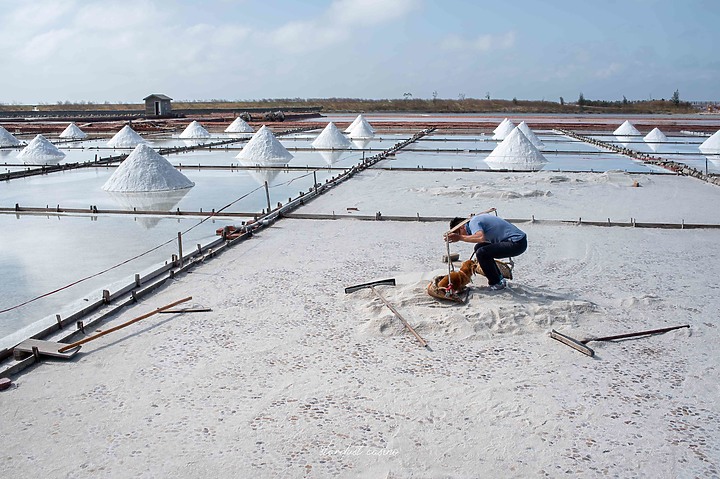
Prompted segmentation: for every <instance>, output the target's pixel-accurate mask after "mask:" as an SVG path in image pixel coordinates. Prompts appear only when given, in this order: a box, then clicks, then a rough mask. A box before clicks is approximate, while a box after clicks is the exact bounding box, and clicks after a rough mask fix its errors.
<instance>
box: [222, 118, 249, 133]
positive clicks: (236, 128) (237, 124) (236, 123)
mask: <svg viewBox="0 0 720 479" xmlns="http://www.w3.org/2000/svg"><path fill="white" fill-rule="evenodd" d="M253 131H255V130H253V129H252V126H250V125H248V124H247V123H246V122H245V120H243V119H242V118H240V117H237V118H235V120H233V122H232V123H230V125H229V126H228V127H227V128H225V133H252V132H253Z"/></svg>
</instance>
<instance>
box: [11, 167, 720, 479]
mask: <svg viewBox="0 0 720 479" xmlns="http://www.w3.org/2000/svg"><path fill="white" fill-rule="evenodd" d="M553 176H555V175H553ZM562 176H567V177H569V178H570V179H569V180H568V181H552V180H551V179H550V175H544V174H542V173H541V174H535V175H530V174H525V175H499V174H493V173H487V174H480V175H477V174H463V175H459V174H458V175H456V174H453V176H448V175H447V174H444V175H443V174H435V173H428V174H419V175H413V174H412V173H396V172H370V173H367V174H363V175H361V177H358V178H355V179H353V180H351V181H350V182H348V183H345V184H344V185H342V186H340V187H338V188H336V189H334V190H333V191H332V193H331V194H330V195H328V196H324V197H322V198H321V199H319V200H318V201H314V202H311V203H310V205H308V207H307V208H305V209H304V211H306V212H308V211H310V210H327V209H331V208H337V209H339V207H340V206H342V207H343V208H344V207H345V206H353V205H361V206H362V208H361V212H365V210H366V209H369V211H373V212H374V211H377V210H382V211H383V212H384V213H386V214H388V215H393V214H403V212H404V210H406V209H407V208H409V206H408V205H412V204H413V203H414V206H415V208H416V209H420V207H421V206H420V205H422V207H423V208H424V209H426V210H427V214H428V215H448V216H453V215H455V214H460V215H463V214H466V213H468V212H470V211H473V210H474V211H477V210H480V209H482V208H486V207H489V206H496V207H497V208H498V209H499V211H500V212H501V213H503V214H504V215H505V216H517V217H528V216H530V214H532V212H533V211H538V210H540V211H545V212H546V214H547V216H550V217H558V216H561V215H564V214H569V215H572V216H581V215H586V214H589V212H595V211H596V210H597V209H598V207H599V205H601V204H602V202H603V201H605V199H607V198H614V197H617V196H620V197H622V198H625V201H621V200H620V199H618V200H616V201H611V202H610V204H609V205H608V206H606V208H607V209H608V210H612V211H616V212H620V211H621V210H622V209H623V208H631V206H628V205H627V203H628V201H627V196H626V195H638V196H635V197H634V199H635V202H634V206H633V207H634V208H637V210H638V211H640V212H642V211H643V210H645V209H651V210H652V211H648V213H647V215H646V216H661V217H667V218H669V217H679V216H681V215H683V214H686V212H687V211H688V210H690V209H691V208H690V207H689V204H690V203H694V205H695V208H694V209H693V211H696V212H697V213H696V214H697V219H698V220H702V221H705V222H716V223H717V222H718V218H717V215H718V213H714V212H713V211H712V209H711V208H698V207H697V205H698V204H713V203H714V202H716V201H717V199H718V195H720V193H719V192H720V190H718V189H717V188H709V187H707V186H706V185H704V184H703V183H700V182H698V181H695V180H688V179H686V178H678V177H667V178H666V177H656V176H653V177H652V178H644V177H642V176H640V177H639V178H640V181H641V183H643V182H646V186H644V187H642V188H630V187H621V186H617V185H616V184H614V183H609V182H604V183H603V182H600V181H596V182H592V181H590V180H589V176H590V175H562ZM597 176H599V175H596V177H597ZM421 178H422V181H421ZM650 179H651V180H653V182H650V181H649V180H650ZM576 180H582V182H580V181H576ZM448 182H450V183H451V186H452V188H455V189H460V190H464V191H465V192H466V193H467V192H479V191H481V190H482V191H484V192H485V194H486V195H489V196H476V197H471V196H467V195H464V196H459V195H451V194H446V193H447V192H448V190H446V189H444V188H445V187H444V183H448ZM387 183H392V184H394V185H395V190H396V191H395V190H391V191H388V190H387V189H385V187H386V186H387ZM660 183H662V185H661V184H660ZM533 185H534V186H533ZM661 186H662V187H663V189H664V195H666V196H667V199H666V200H665V201H660V202H658V204H655V202H656V201H657V200H658V198H660V197H663V195H662V194H660V193H659V192H658V191H656V189H658V190H659V189H660V187H661ZM526 187H534V188H535V189H538V190H541V191H542V190H548V191H549V192H550V193H551V194H546V195H540V196H523V195H520V196H516V197H503V196H502V195H503V194H505V192H507V191H516V192H517V191H524V188H526ZM421 188H425V189H424V190H421ZM492 192H495V193H494V196H493V194H492ZM640 195H645V196H644V197H641V196H640ZM399 198H404V200H403V201H402V202H401V201H398V199H399ZM698 199H703V200H704V202H703V203H697V202H696V201H697V200H698ZM651 200H652V201H651ZM519 226H520V227H521V228H522V229H524V230H525V231H527V233H528V236H529V239H530V247H529V249H528V251H527V252H526V253H525V254H524V255H522V256H520V257H518V258H517V266H516V270H515V274H516V279H515V280H514V281H512V282H511V286H510V288H509V289H508V290H505V291H500V292H489V291H487V290H486V289H484V288H483V286H484V280H483V278H482V277H476V278H475V285H476V286H474V288H473V293H472V295H471V297H470V300H469V303H468V304H467V305H445V304H440V303H437V302H436V301H434V300H433V299H431V298H430V297H428V296H427V295H426V294H425V292H424V288H425V285H426V284H427V281H428V280H429V278H431V277H433V276H434V275H435V274H440V273H441V272H442V271H444V266H443V265H442V263H440V258H441V256H442V254H444V252H445V248H444V244H443V242H442V241H441V240H440V238H441V235H442V233H443V232H444V231H445V230H446V225H445V224H444V223H439V222H436V223H422V222H390V221H351V220H336V221H312V220H289V219H284V220H282V221H280V222H279V223H277V224H276V225H275V226H273V227H271V228H269V229H268V230H266V231H264V232H262V233H260V234H258V235H256V236H255V237H254V238H253V239H251V240H250V241H249V242H248V243H246V244H243V245H239V246H236V247H234V248H232V250H231V251H230V252H228V253H226V254H223V255H222V256H221V257H220V258H218V259H217V260H212V261H210V262H209V263H208V264H206V265H203V266H202V267H200V268H197V269H195V270H194V271H193V272H192V273H191V274H188V275H185V276H182V277H180V278H178V279H176V280H175V281H174V282H173V284H172V285H170V286H169V287H167V288H164V289H163V290H162V291H160V292H159V293H158V294H157V295H154V296H152V297H150V298H147V299H145V300H144V301H143V302H142V303H140V304H138V305H136V306H135V307H133V308H131V309H128V310H127V311H125V312H124V313H122V314H121V315H119V316H118V317H117V318H116V319H114V320H113V321H112V322H109V323H108V324H107V327H111V326H112V325H114V324H119V323H120V322H122V321H126V320H129V319H131V318H133V317H136V316H139V315H141V314H143V313H146V312H148V311H151V310H152V309H154V308H156V307H159V306H162V305H164V304H168V303H170V302H172V301H174V300H177V299H180V298H182V297H185V296H187V295H192V296H193V301H192V302H193V303H194V304H195V305H202V306H207V307H211V308H212V309H213V311H212V312H211V313H196V314H186V315H184V316H183V315H155V316H153V317H151V318H148V319H146V320H144V321H141V322H138V323H136V324H134V325H132V326H130V327H128V328H126V329H124V330H122V331H118V332H115V333H112V334H110V335H107V336H105V337H102V338H100V339H97V340H95V341H93V342H90V343H88V344H86V345H85V346H83V350H82V352H81V354H80V355H79V356H78V357H77V359H76V360H74V361H71V362H59V361H58V362H52V361H45V362H43V364H41V365H40V366H38V367H36V368H34V369H33V370H31V371H29V372H27V373H25V374H23V375H21V376H20V377H18V378H16V384H17V387H16V388H12V389H10V390H8V391H5V392H2V393H0V401H2V408H0V427H1V428H2V430H3V431H6V434H7V435H8V437H9V438H11V440H7V441H5V443H4V445H3V454H2V465H3V470H4V471H5V473H6V474H7V475H8V477H13V476H18V477H32V476H51V477H79V478H85V477H88V478H89V477H92V478H96V477H212V476H216V477H261V478H263V477H268V478H271V477H272V478H274V477H298V478H299V477H343V478H344V477H389V478H408V477H410V478H414V477H417V478H426V477H461V478H466V477H538V476H540V477H543V476H544V477H559V476H569V477H604V476H608V477H638V476H639V477H653V478H674V477H716V476H717V475H718V474H719V471H720V469H719V458H720V439H719V438H720V422H719V421H718V420H717V418H718V414H720V408H719V407H718V405H717V401H716V398H717V396H718V392H720V391H719V390H718V384H719V383H720V377H719V374H718V364H719V362H720V361H719V360H718V357H717V354H716V349H717V347H716V345H717V344H718V339H720V338H718V336H719V335H718V331H719V330H718V324H717V310H718V309H719V306H720V304H719V303H720V300H719V299H718V297H719V295H718V286H717V285H716V281H715V278H717V277H718V274H720V261H718V254H717V247H716V245H717V244H718V240H720V233H719V232H717V231H714V230H666V229H640V228H634V229H633V228H604V227H589V226H554V225H548V224H541V223H535V224H529V223H527V224H520V225H519ZM453 250H456V251H459V252H461V253H462V254H463V256H467V255H469V252H470V251H471V246H470V245H467V244H461V245H453ZM258 258H265V259H264V260H263V261H259V260H258ZM388 277H394V278H396V279H397V281H398V285H397V286H396V287H382V289H381V291H382V294H384V295H385V296H386V298H387V299H388V300H389V301H390V302H391V303H392V304H394V305H395V307H396V308H397V309H398V310H399V311H400V312H401V314H403V316H404V317H405V318H406V319H407V320H408V321H409V322H410V323H412V324H413V325H414V326H415V327H416V329H417V331H418V333H420V334H421V335H422V336H423V337H424V338H425V339H426V340H427V341H428V343H429V344H430V346H431V348H432V351H428V350H425V349H423V348H421V347H419V345H418V344H417V342H416V340H415V339H414V338H413V337H412V336H411V335H410V334H409V333H407V332H406V331H405V330H404V329H403V328H402V326H401V325H400V323H399V321H398V320H397V319H396V318H395V317H394V316H393V315H392V313H391V312H390V310H389V309H388V308H386V307H385V306H384V305H383V304H382V303H381V302H380V300H378V299H377V298H375V297H374V295H373V293H372V291H370V290H361V291H358V292H355V293H352V294H349V295H346V294H345V293H344V291H343V289H344V288H345V287H346V286H349V285H353V284H358V283H363V282H366V281H371V280H375V279H380V278H388ZM684 323H687V324H690V326H691V328H690V330H687V329H683V330H677V331H673V332H670V333H667V334H665V335H660V336H655V337H648V338H642V339H635V340H626V341H621V342H615V343H607V342H595V343H590V345H591V346H592V347H593V348H594V349H595V350H596V353H597V357H596V358H595V359H592V358H588V357H586V356H583V355H581V354H580V353H578V352H577V351H575V350H572V349H570V348H569V347H567V346H565V345H562V344H560V343H558V342H556V341H554V340H552V339H550V338H549V337H548V332H549V330H550V329H552V328H554V329H557V330H560V331H563V332H565V333H567V334H570V335H572V336H574V337H577V338H581V337H584V336H592V335H609V334H618V333H624V332H632V331H640V330H644V329H651V328H658V327H663V326H671V325H679V324H684Z"/></svg>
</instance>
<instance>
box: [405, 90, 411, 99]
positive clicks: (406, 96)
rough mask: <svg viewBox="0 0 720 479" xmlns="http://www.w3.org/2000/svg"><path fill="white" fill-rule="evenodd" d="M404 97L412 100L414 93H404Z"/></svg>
mask: <svg viewBox="0 0 720 479" xmlns="http://www.w3.org/2000/svg"><path fill="white" fill-rule="evenodd" d="M403 98H405V99H406V100H412V93H409V92H408V93H403Z"/></svg>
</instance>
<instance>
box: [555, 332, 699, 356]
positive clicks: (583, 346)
mask: <svg viewBox="0 0 720 479" xmlns="http://www.w3.org/2000/svg"><path fill="white" fill-rule="evenodd" d="M689 327H690V325H689V324H683V325H682V326H672V327H669V328H660V329H651V330H649V331H640V332H637V333H625V334H616V335H615V336H602V337H600V338H588V339H581V340H577V339H575V338H571V337H570V336H568V335H566V334H562V333H558V332H557V331H555V330H554V329H553V330H551V331H550V337H551V338H553V339H557V340H558V341H560V342H561V343H563V344H567V345H568V346H570V347H571V348H573V349H577V350H578V351H580V352H581V353H583V354H586V355H588V356H590V357H592V356H594V355H595V351H593V350H592V349H590V348H589V347H588V346H587V343H589V342H590V341H612V340H613V339H625V338H632V337H635V336H647V335H650V334H661V333H667V332H668V331H672V330H673V329H680V328H689Z"/></svg>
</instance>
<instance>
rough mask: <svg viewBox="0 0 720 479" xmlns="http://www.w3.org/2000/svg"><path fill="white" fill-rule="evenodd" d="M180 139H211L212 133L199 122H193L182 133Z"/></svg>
mask: <svg viewBox="0 0 720 479" xmlns="http://www.w3.org/2000/svg"><path fill="white" fill-rule="evenodd" d="M180 138H210V133H209V132H208V131H207V130H206V129H205V128H203V126H202V125H201V124H200V123H198V122H197V121H195V120H193V121H192V123H190V124H189V125H188V126H187V128H185V130H183V132H182V133H180Z"/></svg>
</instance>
